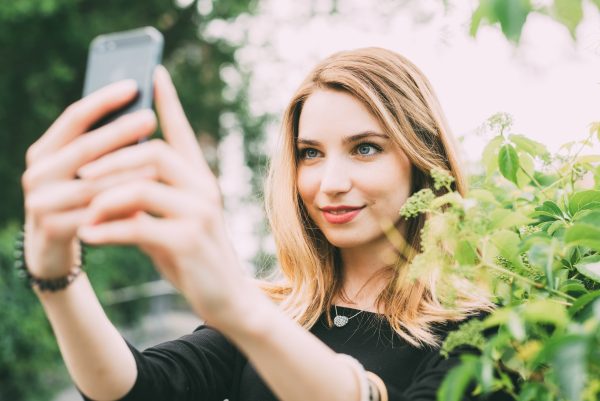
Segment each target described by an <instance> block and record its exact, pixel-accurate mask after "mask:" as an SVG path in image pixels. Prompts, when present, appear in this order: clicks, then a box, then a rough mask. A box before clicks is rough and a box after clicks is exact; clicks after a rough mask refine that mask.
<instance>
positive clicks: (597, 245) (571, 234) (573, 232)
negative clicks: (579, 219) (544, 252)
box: [565, 223, 600, 252]
mask: <svg viewBox="0 0 600 401" xmlns="http://www.w3.org/2000/svg"><path fill="white" fill-rule="evenodd" d="M565 242H566V243H567V244H570V245H582V246H585V247H588V248H591V249H593V250H595V251H597V252H600V229H598V228H596V227H594V226H591V225H589V224H581V223H576V224H574V225H573V226H571V227H569V228H567V230H566V231H565Z"/></svg>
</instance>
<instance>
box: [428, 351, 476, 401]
mask: <svg viewBox="0 0 600 401" xmlns="http://www.w3.org/2000/svg"><path fill="white" fill-rule="evenodd" d="M478 367H479V363H478V359H477V358H476V357H474V356H472V355H463V356H461V364H460V365H458V366H456V367H454V368H452V369H451V370H450V372H448V374H447V375H446V377H445V378H444V381H443V382H442V385H441V386H440V388H439V390H438V393H437V399H438V401H460V400H462V399H463V398H464V397H463V395H464V393H465V391H466V390H467V386H468V385H469V383H470V382H471V381H472V380H473V379H474V378H475V376H476V374H477V372H478V370H479V369H478Z"/></svg>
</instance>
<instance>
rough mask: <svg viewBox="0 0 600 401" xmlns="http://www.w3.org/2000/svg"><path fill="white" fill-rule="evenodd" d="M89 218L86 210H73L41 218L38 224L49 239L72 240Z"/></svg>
mask: <svg viewBox="0 0 600 401" xmlns="http://www.w3.org/2000/svg"><path fill="white" fill-rule="evenodd" d="M86 218H87V210H86V209H85V208H79V209H73V210H69V211H66V212H59V213H50V214H47V215H44V216H42V217H41V218H39V221H38V222H35V221H34V224H36V223H37V224H38V225H39V226H40V227H41V229H42V231H43V232H44V234H45V236H46V237H47V238H52V239H54V240H70V239H71V238H73V237H74V236H75V235H76V233H77V228H78V227H79V226H81V225H83V224H84V222H85V220H86Z"/></svg>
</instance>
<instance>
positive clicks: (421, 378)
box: [385, 348, 476, 401]
mask: <svg viewBox="0 0 600 401" xmlns="http://www.w3.org/2000/svg"><path fill="white" fill-rule="evenodd" d="M468 351H471V349H469V350H468ZM464 352H465V350H463V351H462V352H461V351H460V350H459V348H457V349H455V350H454V351H453V352H451V353H450V355H449V357H448V358H445V357H444V356H442V355H441V354H440V353H439V352H437V351H432V352H429V353H428V355H427V356H426V357H425V358H424V359H423V360H422V361H421V363H420V364H419V366H418V367H417V369H416V372H415V375H414V378H413V381H412V383H411V384H410V385H409V386H408V388H406V389H405V390H404V391H399V390H398V389H397V388H395V387H394V384H393V383H385V384H386V387H387V390H388V394H389V399H390V401H436V400H437V392H438V389H439V388H440V386H441V385H442V382H443V381H444V378H445V377H446V374H448V372H449V371H450V370H451V369H452V368H453V367H455V366H457V365H458V364H460V355H461V354H462V353H464ZM471 353H473V352H471ZM475 399H476V398H470V397H468V396H466V397H464V398H463V399H462V400H463V401H471V400H475Z"/></svg>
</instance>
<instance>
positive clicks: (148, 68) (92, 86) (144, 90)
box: [83, 27, 164, 129]
mask: <svg viewBox="0 0 600 401" xmlns="http://www.w3.org/2000/svg"><path fill="white" fill-rule="evenodd" d="M163 43H164V39H163V36H162V34H161V33H160V32H159V31H158V30H157V29H155V28H153V27H143V28H138V29H133V30H129V31H122V32H113V33H108V34H104V35H100V36H97V37H96V38H94V39H93V40H92V42H91V44H90V49H89V53H88V60H87V68H86V72H85V83H84V86H83V96H87V95H89V94H90V93H92V92H94V91H96V90H97V89H100V88H102V87H103V86H106V85H108V84H110V83H113V82H116V81H119V80H122V79H128V78H132V79H135V80H136V81H137V84H138V89H139V91H138V94H137V96H136V97H135V98H134V99H133V100H132V101H131V102H130V103H129V104H127V105H126V106H125V107H123V108H122V109H120V110H117V111H115V112H112V113H110V114H108V115H106V116H104V117H103V118H102V119H100V120H99V121H98V122H96V124H94V126H93V127H91V128H92V129H94V128H98V127H100V126H102V125H104V124H107V123H109V122H110V121H113V120H114V119H116V118H118V117H120V116H122V115H123V114H126V113H131V112H134V111H136V110H140V109H144V108H147V109H151V108H152V99H153V94H154V84H153V73H154V68H155V67H156V66H157V65H158V64H160V62H161V59H162V52H163Z"/></svg>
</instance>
